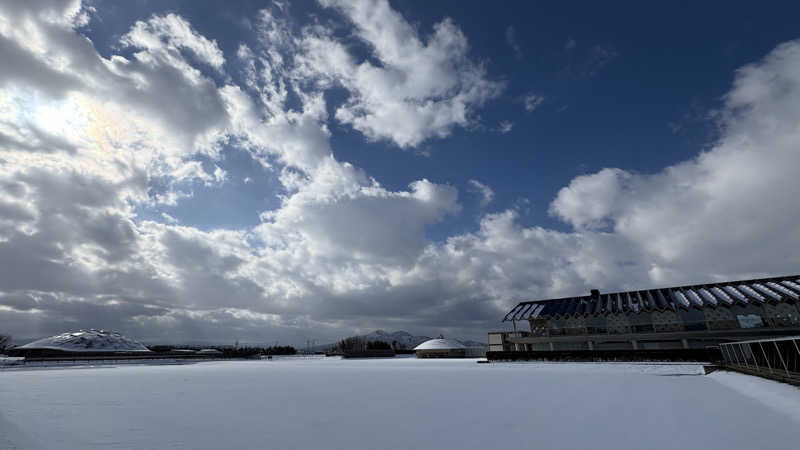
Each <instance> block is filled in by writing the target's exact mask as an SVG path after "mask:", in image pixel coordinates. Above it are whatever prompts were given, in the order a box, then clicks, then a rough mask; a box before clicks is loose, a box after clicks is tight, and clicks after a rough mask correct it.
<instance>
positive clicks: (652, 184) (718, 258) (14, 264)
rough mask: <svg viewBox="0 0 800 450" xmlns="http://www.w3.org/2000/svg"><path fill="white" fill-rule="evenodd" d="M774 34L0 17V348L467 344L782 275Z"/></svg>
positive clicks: (468, 5) (754, 19)
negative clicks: (553, 314) (568, 302)
mask: <svg viewBox="0 0 800 450" xmlns="http://www.w3.org/2000/svg"><path fill="white" fill-rule="evenodd" d="M798 13H800V5H798V4H797V3H796V2H785V3H772V2H763V3H762V4H759V7H758V8H753V6H752V4H741V5H739V4H734V3H731V2H720V3H714V2H703V4H702V5H696V4H685V5H667V4H665V5H652V4H643V3H642V2H631V3H627V4H626V3H617V4H614V5H603V6H602V7H601V6H600V5H597V4H596V3H594V2H585V3H581V2H560V3H558V4H553V3H537V2H511V1H509V2H502V3H500V4H498V5H489V4H487V3H486V2H478V1H474V2H473V1H469V2H464V1H458V2H456V1H440V2H399V1H392V2H387V1H377V0H376V1H352V2H346V1H341V0H320V1H297V2H274V1H273V2H266V1H264V2H262V1H258V2H257V1H249V2H234V3H229V2H226V3H220V2H205V1H157V2H155V1H153V2H151V1H126V2H122V1H119V2H113V1H97V2H92V1H88V2H80V1H74V0H73V1H55V0H35V1H27V2H3V3H0V61H2V64H1V65H0V267H2V270H0V332H4V333H8V334H11V335H13V336H14V338H15V340H16V341H20V342H24V341H26V340H28V339H33V338H38V337H43V336H47V335H52V334H57V333H60V332H64V331H70V330H76V329H81V328H103V329H112V330H116V331H120V332H123V333H125V334H127V335H129V336H131V337H134V338H137V339H140V340H142V341H144V342H152V343H155V342H208V343H232V342H234V341H235V340H238V341H240V342H245V343H247V342H249V343H274V342H280V343H288V344H295V345H297V344H303V343H305V342H306V341H307V340H310V339H314V340H317V341H318V342H326V341H332V340H335V339H338V338H340V337H343V336H347V335H350V334H354V333H368V332H370V331H372V330H375V329H379V328H380V329H385V330H390V331H393V330H406V331H409V332H412V333H414V334H427V335H438V334H444V335H445V336H452V337H459V338H468V339H480V340H484V341H485V339H486V332H487V331H489V330H496V329H502V328H503V325H502V324H501V323H500V320H501V319H502V316H503V314H504V312H505V311H506V310H507V309H509V308H510V307H512V306H513V305H514V304H516V302H518V301H522V300H531V299H542V298H551V297H559V296H567V295H581V294H584V293H587V292H588V291H589V289H592V288H597V289H600V290H602V291H613V290H624V289H645V288H654V287H664V286H672V285H680V284H690V283H707V282H714V281H722V280H730V279H737V278H750V277H760V276H777V275H787V274H797V273H800V253H798V252H797V248H798V246H800V225H798V224H800V177H798V175H797V173H798V169H797V168H798V167H800V39H798V38H800V35H799V34H798V32H797V27H796V20H794V19H795V18H796V17H797V16H798Z"/></svg>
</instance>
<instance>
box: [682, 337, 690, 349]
mask: <svg viewBox="0 0 800 450" xmlns="http://www.w3.org/2000/svg"><path fill="white" fill-rule="evenodd" d="M681 345H682V346H683V348H684V349H687V348H689V341H687V340H686V339H681Z"/></svg>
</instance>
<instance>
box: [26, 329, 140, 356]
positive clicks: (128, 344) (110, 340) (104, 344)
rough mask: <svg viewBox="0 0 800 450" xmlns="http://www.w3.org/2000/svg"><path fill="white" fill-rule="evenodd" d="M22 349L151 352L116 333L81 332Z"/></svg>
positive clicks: (53, 337) (38, 342)
mask: <svg viewBox="0 0 800 450" xmlns="http://www.w3.org/2000/svg"><path fill="white" fill-rule="evenodd" d="M17 348H21V349H28V350H32V349H47V350H62V351H65V352H149V351H150V350H148V349H147V347H145V346H144V345H142V344H141V343H140V342H137V341H134V340H133V339H130V338H128V337H125V336H123V335H121V334H120V333H117V332H115V331H105V330H79V331H75V332H71V333H62V334H59V335H56V336H50V337H48V338H44V339H39V340H38V341H33V342H31V343H29V344H25V345H23V346H21V347H17Z"/></svg>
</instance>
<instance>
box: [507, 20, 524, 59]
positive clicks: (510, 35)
mask: <svg viewBox="0 0 800 450" xmlns="http://www.w3.org/2000/svg"><path fill="white" fill-rule="evenodd" d="M516 34H517V32H516V30H515V29H514V27H513V26H511V25H509V26H508V27H507V28H506V43H508V46H509V47H511V49H512V50H514V57H516V58H517V59H519V60H521V59H523V58H524V56H525V55H523V54H522V47H520V45H519V42H517V37H516Z"/></svg>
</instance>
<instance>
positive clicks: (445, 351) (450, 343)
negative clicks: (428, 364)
mask: <svg viewBox="0 0 800 450" xmlns="http://www.w3.org/2000/svg"><path fill="white" fill-rule="evenodd" d="M414 352H415V353H416V354H417V358H465V357H466V356H467V347H465V346H464V345H463V344H462V343H460V342H458V341H456V340H453V339H443V338H442V339H431V340H429V341H425V342H423V343H422V344H419V345H418V346H416V347H414Z"/></svg>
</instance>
